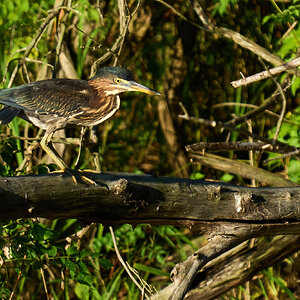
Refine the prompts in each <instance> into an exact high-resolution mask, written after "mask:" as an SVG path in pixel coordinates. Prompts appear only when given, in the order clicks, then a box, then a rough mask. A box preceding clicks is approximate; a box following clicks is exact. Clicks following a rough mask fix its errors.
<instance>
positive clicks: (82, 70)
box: [0, 0, 300, 299]
mask: <svg viewBox="0 0 300 300" xmlns="http://www.w3.org/2000/svg"><path fill="white" fill-rule="evenodd" d="M200 3H201V5H202V7H203V8H204V10H205V12H206V13H207V14H208V15H209V16H210V17H211V18H212V19H213V22H214V23H215V24H216V25H217V26H222V27H226V28H228V29H231V30H234V31H236V32H239V33H240V34H242V35H244V36H245V37H247V38H249V39H250V40H252V41H254V42H256V43H257V44H259V45H260V46H262V47H264V48H266V49H267V50H268V51H270V52H271V53H273V54H276V55H278V56H279V57H281V58H282V59H283V60H284V61H289V60H291V59H293V58H295V57H297V55H299V45H300V26H299V24H297V23H296V24H295V22H296V21H297V20H299V14H300V13H299V11H300V4H299V1H279V2H275V1H236V0H216V1H200ZM57 6H62V7H63V8H62V9H61V10H60V12H59V14H58V15H57V16H56V17H54V18H53V19H52V20H51V21H50V22H49V23H48V24H47V26H46V27H45V30H44V32H43V34H42V35H41V36H40V38H39V39H38V43H37V44H36V45H35V46H34V47H33V49H32V51H31V52H30V53H29V55H28V56H26V58H24V53H25V52H26V47H28V45H29V44H30V43H31V41H32V39H33V38H34V37H35V36H36V34H37V32H38V30H39V29H40V28H41V26H42V24H43V22H44V21H45V19H46V18H47V17H48V16H49V15H51V13H52V12H53V9H54V7H57ZM70 6H71V7H72V9H69V10H68V9H67V7H70ZM170 6H171V7H172V8H173V9H172V8H170ZM125 12H126V15H127V16H130V15H133V16H132V18H131V20H130V24H129V27H128V33H127V35H126V37H125V40H124V43H123V45H122V48H121V51H120V53H119V49H117V51H116V53H113V54H112V55H110V57H109V58H108V59H107V60H105V61H102V63H101V64H100V66H108V65H112V64H114V63H115V62H117V65H120V66H123V67H126V68H128V69H129V70H131V71H132V73H133V74H134V78H135V80H136V81H138V82H140V83H142V84H145V85H147V86H149V87H151V88H153V89H155V90H157V91H159V92H160V93H162V94H163V95H164V98H155V97H148V96H145V95H143V94H138V93H128V94H124V95H122V104H121V108H120V110H119V111H118V112H117V113H116V115H115V116H114V118H112V119H111V120H109V121H107V122H105V123H104V124H102V125H101V126H99V127H98V128H96V129H95V133H96V136H97V137H98V138H99V143H98V144H96V145H93V147H91V146H89V145H90V144H89V142H88V135H89V134H88V133H87V134H86V136H85V139H84V141H85V142H86V143H84V144H83V147H82V153H81V155H80V161H79V164H78V167H80V168H89V169H95V168H96V166H95V160H94V158H95V157H96V158H97V159H99V162H100V166H101V170H103V171H115V172H131V173H139V174H156V175H159V176H178V177H189V178H193V179H209V180H222V181H230V182H231V183H235V184H239V185H249V184H251V180H249V179H244V178H242V177H241V176H239V175H233V174H229V173H226V172H225V173H224V172H223V171H219V170H214V169H212V168H210V167H206V166H205V165H200V164H192V163H191V162H190V160H189V157H188V154H187V153H186V152H185V148H184V146H185V145H188V144H191V143H196V142H200V141H201V142H202V141H207V142H215V141H225V140H226V138H229V140H230V141H241V140H243V139H242V137H240V136H239V135H237V134H236V133H232V134H231V135H230V136H228V132H227V131H223V132H221V131H220V130H219V129H212V128H210V127H206V126H204V125H199V124H194V123H191V122H187V121H183V120H182V119H180V118H179V117H178V115H180V114H183V111H182V108H181V107H180V103H182V104H183V106H184V107H185V108H186V110H187V111H188V113H189V115H191V116H195V117H199V118H204V119H207V120H216V121H223V122H225V121H228V120H230V119H232V116H233V115H236V116H239V115H243V114H244V113H245V112H247V111H249V108H247V107H245V106H240V105H238V104H239V103H247V104H252V105H257V106H258V105H260V104H262V103H263V102H264V100H265V99H266V98H268V97H269V96H270V95H271V94H272V93H273V92H274V90H275V89H276V84H275V83H274V81H273V80H272V79H268V80H264V81H261V82H258V83H254V84H252V85H250V86H247V87H243V88H238V89H234V88H233V87H232V86H231V84H230V82H231V81H233V80H237V79H239V78H241V74H240V72H241V73H243V75H244V76H249V75H252V74H255V73H257V72H260V71H263V70H265V67H266V66H267V67H273V66H272V65H269V64H268V63H266V62H265V64H266V66H265V64H264V63H262V61H261V59H260V58H259V57H258V56H257V55H255V54H254V53H252V52H250V51H248V50H246V49H243V48H241V47H240V46H238V45H236V44H235V43H234V42H232V41H231V40H229V39H226V38H223V37H220V36H218V35H215V34H212V33H209V32H206V31H204V30H200V29H199V28H197V27H196V26H194V25H193V24H192V23H193V22H195V23H198V24H200V21H199V20H198V17H197V15H196V14H195V12H194V10H193V8H192V6H191V4H190V2H189V1H184V0H183V1H168V2H167V3H166V2H163V1H141V2H139V1H136V0H130V1H127V2H126V6H125ZM134 12H136V13H135V14H134ZM0 16H1V17H0V35H1V40H0V46H1V47H0V78H1V79H2V78H3V81H2V86H1V87H2V88H6V87H8V85H9V83H10V81H11V78H13V81H12V82H11V83H12V85H13V86H17V85H20V84H24V83H26V82H28V81H36V80H40V79H45V78H52V77H53V69H52V68H51V67H50V66H49V65H52V66H55V73H56V74H55V75H56V77H67V78H80V79H88V78H89V77H90V76H91V68H92V66H93V64H94V62H95V61H97V59H99V58H100V57H102V56H103V55H104V54H105V53H107V51H109V49H110V48H111V47H112V46H113V45H114V43H115V42H116V40H117V39H118V36H119V34H120V28H119V22H120V18H119V9H118V1H117V0H111V1H93V0H90V1H88V0H82V1H63V0H62V1H58V0H57V1H54V0H52V1H29V0H1V2H0ZM187 20H188V21H187ZM294 24H295V26H294ZM200 25H201V24H200ZM292 26H294V27H292ZM60 41H62V47H61V48H60V52H59V53H56V52H57V49H58V45H59V42H60ZM118 53H119V54H120V55H119V56H118ZM57 54H59V56H58V55H57ZM116 59H117V60H116ZM18 64H20V68H19V69H18V72H17V73H16V74H14V70H15V68H16V66H18ZM47 64H49V65H47ZM285 77H286V74H282V75H280V76H278V78H277V80H278V82H282V81H283V80H284V78H285ZM291 80H292V83H291V85H290V87H289V89H288V90H287V91H286V94H285V95H286V100H287V108H286V114H285V118H286V119H288V120H289V121H290V122H289V123H288V122H284V123H283V125H282V128H281V131H280V134H279V140H280V141H283V142H285V143H288V144H290V145H293V146H298V147H299V124H300V108H299V107H300V106H299V104H300V91H299V85H300V84H299V82H300V80H299V78H294V77H293V78H291ZM226 102H228V103H229V105H227V106H220V107H216V106H215V105H216V104H222V103H226ZM230 103H231V104H230ZM269 109H270V110H271V111H273V112H275V113H277V114H280V111H281V103H280V101H278V102H277V103H276V104H274V105H273V106H272V107H270V108H269ZM277 120H278V119H277V118H274V117H272V116H270V115H268V114H264V115H261V116H260V117H259V118H256V119H254V120H253V121H252V124H251V126H252V130H253V132H255V133H257V134H260V135H262V136H264V137H268V138H272V136H273V135H274V132H275V128H276V124H277ZM297 124H298V125H297ZM241 127H242V128H245V129H249V128H248V127H247V125H244V124H243V125H241ZM37 132H38V130H37V129H36V128H34V127H33V126H32V125H29V124H27V123H26V122H25V121H23V120H21V119H17V118H16V119H15V120H14V121H13V122H12V123H11V124H9V125H8V126H1V135H0V158H1V164H0V175H1V176H17V175H25V174H28V173H35V174H39V173H45V172H49V171H52V170H54V169H55V166H53V165H52V164H51V161H49V159H48V158H47V157H45V156H44V155H43V153H42V152H41V150H40V149H39V148H37V149H35V150H34V152H33V155H32V157H31V159H30V160H28V161H27V162H24V158H25V156H24V149H26V148H27V147H28V146H29V145H30V143H31V142H32V141H29V142H28V141H24V140H20V139H18V138H16V137H25V138H28V137H29V138H34V137H35V136H36V135H37ZM64 136H67V137H73V138H78V137H79V136H80V129H79V128H77V129H67V130H66V132H65V133H64V132H63V133H61V134H60V135H59V136H58V137H64ZM59 145H60V148H59V151H60V153H62V155H63V157H64V159H65V160H66V161H67V163H68V165H70V166H73V167H74V165H75V161H76V159H77V154H78V151H79V147H78V145H76V144H73V145H72V144H69V145H65V144H59ZM219 154H220V155H223V156H225V157H228V158H232V159H235V160H243V161H248V160H249V154H248V153H242V152H233V151H227V152H225V151H224V152H221V153H219ZM270 157H274V155H271V154H267V153H264V154H263V155H262V156H260V155H255V156H254V161H253V163H254V165H255V166H258V167H262V168H264V169H266V170H269V171H271V172H273V173H279V174H280V175H282V176H285V177H286V178H289V179H290V180H292V181H294V182H296V183H299V182H300V181H299V180H300V171H299V170H300V163H299V161H298V160H296V159H295V158H288V159H285V160H283V159H281V160H275V161H272V162H270V163H269V164H268V165H267V166H263V165H262V163H261V162H262V160H263V159H267V158H270ZM252 183H253V182H252ZM256 184H257V185H258V186H259V183H256ZM84 226H85V225H84V224H82V223H81V222H79V221H77V220H54V221H47V220H17V221H11V222H8V223H1V227H0V228H1V236H0V245H1V248H2V250H1V252H0V254H1V261H0V264H1V265H2V267H1V270H0V276H1V280H0V295H1V297H2V298H3V299H10V296H12V295H13V297H14V299H46V296H45V295H46V293H45V289H44V287H45V284H43V280H45V282H46V286H47V288H48V291H47V292H48V295H51V299H139V297H140V292H139V290H138V289H137V288H136V286H135V285H134V284H133V282H132V281H131V280H130V279H129V278H128V277H127V276H126V273H125V272H124V269H123V268H122V266H121V265H120V263H119V262H118V260H117V258H116V254H115V251H114V248H113V244H112V239H111V236H110V233H109V232H108V230H107V228H104V227H103V226H102V225H101V224H95V225H93V226H91V227H90V229H89V230H88V232H87V233H86V234H85V235H84V236H83V237H82V238H81V239H79V240H78V239H76V238H75V239H74V240H72V241H71V242H68V241H67V240H66V237H68V236H70V235H72V234H74V233H75V232H77V231H80V230H81V229H82V228H83V227H84ZM115 234H116V236H117V239H118V246H119V249H120V251H121V254H122V256H123V257H124V259H126V260H127V261H128V262H129V264H130V265H131V266H133V267H134V268H135V269H136V270H137V271H138V272H139V276H140V278H141V279H143V280H145V281H146V282H147V283H148V284H150V285H151V286H152V289H153V290H152V291H155V290H154V289H157V290H159V289H161V288H162V287H163V286H165V285H167V284H168V283H169V277H168V276H169V275H168V274H169V271H170V269H171V268H172V267H173V266H174V265H175V263H176V262H178V260H184V259H185V258H186V257H187V255H188V254H187V250H186V245H190V246H191V247H192V249H197V247H199V246H200V245H201V244H202V243H203V242H204V238H202V237H200V240H199V238H198V239H197V240H194V239H195V238H197V234H196V233H193V232H192V231H191V230H187V229H180V228H175V227H172V226H150V225H147V224H145V225H139V226H137V227H136V228H132V227H131V226H130V225H124V226H122V227H120V228H117V229H115ZM174 257H175V258H176V259H174ZM276 270H277V271H276V272H275V271H274V272H273V269H272V270H269V271H268V273H267V274H269V275H270V274H271V275H270V276H271V277H270V276H266V275H262V276H263V280H260V282H259V283H258V282H257V281H255V280H254V281H253V282H251V286H250V289H249V288H248V292H249V291H250V295H251V297H252V298H251V299H264V298H260V297H265V295H268V297H269V299H287V297H290V298H291V299H293V298H292V296H291V295H292V294H293V293H294V292H296V291H295V286H294V285H293V284H291V286H288V283H287V282H286V281H285V278H284V276H283V275H282V274H281V273H282V272H281V268H280V265H279V266H277V267H276ZM264 274H266V272H265V273H264ZM296 275H297V276H296ZM272 276H273V277H272ZM295 276H296V278H298V274H296V273H295ZM43 278H44V279H43ZM270 278H271V279H270ZM272 278H273V281H272ZM274 278H280V280H282V281H283V282H284V283H285V285H284V286H285V287H286V289H283V288H282V286H281V285H280V284H277V283H276V282H278V281H276V280H274ZM293 289H294V290H293ZM286 291H289V292H286ZM244 293H245V292H244V289H239V288H237V289H235V291H229V292H228V294H227V295H224V297H225V298H224V299H243V297H244ZM233 295H235V296H233ZM285 297H286V298H285ZM295 299H296V298H295Z"/></svg>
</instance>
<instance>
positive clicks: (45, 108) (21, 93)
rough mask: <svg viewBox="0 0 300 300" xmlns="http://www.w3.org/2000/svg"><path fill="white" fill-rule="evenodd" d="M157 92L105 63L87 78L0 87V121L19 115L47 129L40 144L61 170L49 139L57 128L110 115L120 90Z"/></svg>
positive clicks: (63, 166) (64, 167) (89, 123)
mask: <svg viewBox="0 0 300 300" xmlns="http://www.w3.org/2000/svg"><path fill="white" fill-rule="evenodd" d="M127 91H137V92H142V93H146V94H149V95H160V94H159V93H158V92H155V91H154V90H152V89H150V88H148V87H146V86H143V85H141V84H139V83H137V82H135V81H133V76H132V74H131V72H130V71H128V70H127V69H123V68H120V67H105V68H101V69H99V70H98V71H97V73H96V75H95V76H94V77H92V78H91V79H89V80H88V81H86V80H76V79H48V80H41V81H36V82H32V83H27V84H23V85H21V86H17V87H13V88H10V89H2V90H0V103H1V104H3V105H4V108H3V109H2V110H1V111H0V121H1V122H2V124H7V123H9V122H10V121H12V119H13V118H14V117H16V116H19V117H21V118H23V119H25V120H26V121H28V122H30V123H32V124H34V125H35V126H37V127H39V128H41V129H43V130H46V132H45V135H44V136H43V138H42V140H41V142H40V145H41V147H42V148H43V149H44V150H45V152H46V153H47V154H49V155H50V157H51V158H52V159H53V160H54V162H55V163H56V164H57V165H58V167H59V168H60V169H61V170H68V168H67V165H66V163H65V162H64V161H63V160H62V159H61V158H60V157H59V155H58V154H57V153H56V151H55V150H54V149H52V147H50V145H49V142H50V140H51V138H52V136H53V133H54V132H55V131H56V130H59V129H62V128H65V127H68V126H74V125H75V126H76V125H77V126H94V125H98V124H100V123H102V122H104V121H106V120H107V119H109V118H111V117H112V116H113V115H114V114H115V112H116V111H117V110H118V109H119V107H120V97H119V94H120V93H123V92H127Z"/></svg>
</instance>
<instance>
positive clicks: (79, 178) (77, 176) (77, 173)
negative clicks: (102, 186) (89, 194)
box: [52, 168, 97, 185]
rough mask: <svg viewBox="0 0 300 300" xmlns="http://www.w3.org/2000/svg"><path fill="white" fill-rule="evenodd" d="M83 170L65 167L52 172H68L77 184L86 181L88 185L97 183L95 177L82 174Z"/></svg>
mask: <svg viewBox="0 0 300 300" xmlns="http://www.w3.org/2000/svg"><path fill="white" fill-rule="evenodd" d="M81 172H83V171H81V170H73V169H70V168H65V169H63V170H57V171H54V172H52V173H67V174H69V175H71V177H72V179H73V181H74V183H75V184H77V183H78V182H84V183H85V184H88V185H97V183H96V182H95V181H94V180H93V179H91V178H89V177H88V176H86V175H83V174H81Z"/></svg>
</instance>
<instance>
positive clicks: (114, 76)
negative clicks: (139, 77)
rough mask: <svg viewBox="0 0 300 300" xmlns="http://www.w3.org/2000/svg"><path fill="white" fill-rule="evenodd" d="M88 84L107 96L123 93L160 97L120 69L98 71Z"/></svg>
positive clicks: (129, 73)
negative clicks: (139, 93) (138, 93)
mask: <svg viewBox="0 0 300 300" xmlns="http://www.w3.org/2000/svg"><path fill="white" fill-rule="evenodd" d="M89 83H90V84H92V85H93V86H94V88H96V89H99V90H101V91H102V92H103V93H105V94H106V95H107V96H109V95H117V94H120V93H123V92H141V93H145V94H149V95H160V93H158V92H156V91H154V90H152V89H150V88H148V87H146V86H144V85H141V84H139V83H137V82H135V81H134V80H133V76H132V73H131V72H130V71H129V70H127V69H124V68H120V67H105V68H101V69H99V70H98V71H97V73H96V74H95V76H93V77H92V78H91V79H90V80H89Z"/></svg>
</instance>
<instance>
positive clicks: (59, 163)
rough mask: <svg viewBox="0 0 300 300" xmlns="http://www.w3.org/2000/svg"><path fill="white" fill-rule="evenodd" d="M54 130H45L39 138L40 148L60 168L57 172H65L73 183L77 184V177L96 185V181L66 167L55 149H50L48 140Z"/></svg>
mask: <svg viewBox="0 0 300 300" xmlns="http://www.w3.org/2000/svg"><path fill="white" fill-rule="evenodd" d="M53 133H54V132H50V133H48V132H47V131H46V133H45V135H44V136H43V138H42V140H41V143H40V145H41V147H42V149H43V150H44V151H45V152H46V153H47V154H48V155H49V156H50V157H51V158H52V159H53V160H54V162H55V163H56V164H57V166H58V167H59V168H60V170H59V171H58V172H66V173H68V174H70V175H71V176H72V179H73V181H74V183H75V184H77V177H79V178H81V179H82V180H83V181H84V182H86V183H88V184H92V185H97V184H96V182H95V181H94V180H92V179H90V178H88V177H87V176H84V175H81V174H78V173H79V172H78V171H76V170H72V169H70V168H68V166H67V164H66V163H65V162H64V161H63V160H62V158H60V157H59V155H58V154H57V153H56V151H55V149H52V148H51V147H50V146H49V142H50V140H51V138H52V136H53Z"/></svg>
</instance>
